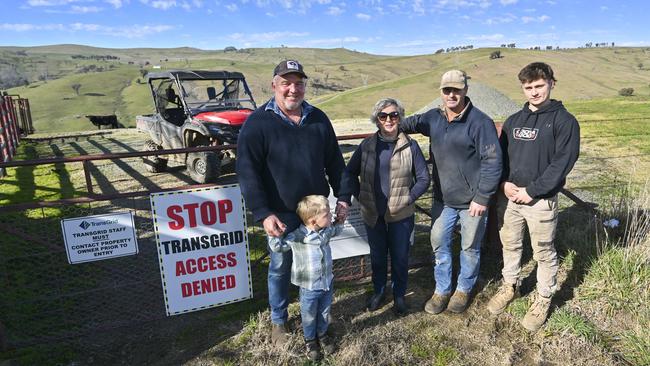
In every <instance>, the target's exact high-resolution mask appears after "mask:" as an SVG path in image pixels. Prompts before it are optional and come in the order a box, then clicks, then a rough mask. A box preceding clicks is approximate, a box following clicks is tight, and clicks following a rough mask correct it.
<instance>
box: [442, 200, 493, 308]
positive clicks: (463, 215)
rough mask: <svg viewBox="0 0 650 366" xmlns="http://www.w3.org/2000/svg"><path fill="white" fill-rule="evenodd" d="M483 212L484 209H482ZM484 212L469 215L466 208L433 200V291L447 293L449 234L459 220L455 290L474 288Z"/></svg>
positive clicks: (483, 228)
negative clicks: (434, 281) (458, 249)
mask: <svg viewBox="0 0 650 366" xmlns="http://www.w3.org/2000/svg"><path fill="white" fill-rule="evenodd" d="M486 212H487V210H486ZM486 217H487V213H485V214H483V216H474V217H472V216H470V215H469V210H468V209H457V208H451V207H448V206H446V205H444V204H443V203H442V202H438V201H435V200H434V201H433V207H432V208H431V221H432V222H433V224H432V225H431V247H432V248H433V255H434V258H435V265H434V271H433V272H434V276H435V279H436V291H435V292H436V293H437V294H439V295H448V294H450V293H451V282H452V281H451V267H452V252H451V244H452V235H453V232H454V227H455V226H456V223H457V222H458V220H460V237H461V244H460V245H461V252H460V272H459V273H458V283H457V285H456V290H457V291H462V292H465V293H469V292H470V291H472V289H473V288H474V284H475V283H476V279H477V278H478V271H479V266H480V261H481V242H482V241H483V234H484V233H485V226H486V223H487V219H486Z"/></svg>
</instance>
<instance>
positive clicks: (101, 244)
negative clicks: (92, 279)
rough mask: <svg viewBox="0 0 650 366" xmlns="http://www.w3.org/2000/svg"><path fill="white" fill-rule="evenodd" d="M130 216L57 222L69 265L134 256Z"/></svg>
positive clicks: (136, 243) (96, 217)
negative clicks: (59, 223)
mask: <svg viewBox="0 0 650 366" xmlns="http://www.w3.org/2000/svg"><path fill="white" fill-rule="evenodd" d="M133 227H134V225H133V212H132V211H129V212H123V213H116V214H105V215H94V216H86V217H77V218H72V219H63V220H61V230H62V231H63V239H64V241H65V250H66V252H67V254H68V262H69V263H70V264H76V263H84V262H92V261H98V260H102V259H109V258H114V257H123V256H126V255H134V254H138V242H137V239H136V237H135V232H134V230H133Z"/></svg>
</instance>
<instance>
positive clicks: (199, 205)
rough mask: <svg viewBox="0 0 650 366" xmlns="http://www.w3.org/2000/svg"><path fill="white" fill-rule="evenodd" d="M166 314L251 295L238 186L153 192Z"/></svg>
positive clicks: (197, 308)
mask: <svg viewBox="0 0 650 366" xmlns="http://www.w3.org/2000/svg"><path fill="white" fill-rule="evenodd" d="M151 211H152V216H153V221H154V229H155V233H156V242H157V244H158V258H159V261H160V276H161V278H162V284H163V294H164V297H165V305H166V309H167V315H177V314H183V313H187V312H191V311H197V310H203V309H207V308H212V307H216V306H221V305H226V304H231V303H233V302H238V301H242V300H246V299H250V298H252V297H253V286H252V282H251V273H250V259H249V251H248V236H247V234H246V216H245V212H246V211H245V208H244V201H243V199H242V196H241V191H240V189H239V185H230V186H220V187H209V188H198V189H190V190H181V191H173V192H164V193H153V194H151Z"/></svg>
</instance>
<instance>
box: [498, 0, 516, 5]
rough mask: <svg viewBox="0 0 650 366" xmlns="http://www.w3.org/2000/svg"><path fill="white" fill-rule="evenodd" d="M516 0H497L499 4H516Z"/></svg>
mask: <svg viewBox="0 0 650 366" xmlns="http://www.w3.org/2000/svg"><path fill="white" fill-rule="evenodd" d="M517 1H518V0H499V2H500V3H501V5H511V4H516V3H517Z"/></svg>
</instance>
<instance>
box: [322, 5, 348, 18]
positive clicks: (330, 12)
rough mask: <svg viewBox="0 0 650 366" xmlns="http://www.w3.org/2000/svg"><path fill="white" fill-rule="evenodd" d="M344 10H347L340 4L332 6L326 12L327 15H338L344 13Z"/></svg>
mask: <svg viewBox="0 0 650 366" xmlns="http://www.w3.org/2000/svg"><path fill="white" fill-rule="evenodd" d="M344 12H345V10H343V9H342V8H340V7H338V6H330V7H329V8H328V9H327V11H326V12H325V13H326V14H327V15H333V16H337V15H341V14H343V13H344Z"/></svg>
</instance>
